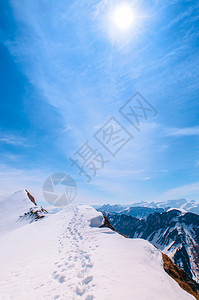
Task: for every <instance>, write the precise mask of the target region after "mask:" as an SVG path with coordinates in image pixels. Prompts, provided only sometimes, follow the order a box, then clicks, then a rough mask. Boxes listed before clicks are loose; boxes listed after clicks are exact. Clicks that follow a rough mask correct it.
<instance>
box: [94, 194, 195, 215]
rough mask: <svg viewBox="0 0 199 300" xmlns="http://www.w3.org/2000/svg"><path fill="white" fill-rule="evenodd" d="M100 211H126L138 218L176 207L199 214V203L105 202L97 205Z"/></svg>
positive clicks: (181, 201)
mask: <svg viewBox="0 0 199 300" xmlns="http://www.w3.org/2000/svg"><path fill="white" fill-rule="evenodd" d="M95 208H96V209H97V210H99V211H105V212H110V213H120V214H122V213H124V214H127V215H129V216H132V217H136V218H138V219H143V218H147V217H148V216H149V214H151V213H153V212H163V211H166V210H168V209H170V208H176V209H180V210H183V211H187V212H193V213H196V214H199V203H198V202H197V201H195V200H189V201H188V200H186V199H184V198H183V199H176V200H167V201H163V202H144V201H142V202H137V203H133V204H129V205H120V204H104V205H102V206H99V205H98V206H95Z"/></svg>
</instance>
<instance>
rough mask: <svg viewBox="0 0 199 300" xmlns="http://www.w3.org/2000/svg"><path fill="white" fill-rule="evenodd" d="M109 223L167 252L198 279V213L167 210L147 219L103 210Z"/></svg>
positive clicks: (122, 231)
mask: <svg viewBox="0 0 199 300" xmlns="http://www.w3.org/2000/svg"><path fill="white" fill-rule="evenodd" d="M104 215H105V216H106V217H107V218H108V220H109V221H110V223H111V225H113V227H114V228H115V229H116V230H118V231H119V232H121V233H122V234H124V235H127V236H129V237H131V238H143V239H145V240H148V241H149V242H150V243H152V244H153V245H155V246H156V247H157V248H158V249H160V250H161V251H163V253H165V254H167V255H168V256H169V257H170V258H172V259H173V261H174V262H175V263H176V265H177V266H179V267H180V268H182V269H183V270H185V271H186V272H187V273H188V274H189V276H190V277H191V278H192V279H193V280H195V281H196V282H199V268H198V265H199V216H198V215H197V214H193V213H182V212H181V211H178V210H175V209H173V210H169V211H168V212H163V213H153V214H151V215H149V216H148V217H147V219H146V220H139V219H136V218H134V217H131V216H127V215H124V214H123V215H118V214H111V213H105V212H104Z"/></svg>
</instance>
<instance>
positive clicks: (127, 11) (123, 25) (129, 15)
mask: <svg viewBox="0 0 199 300" xmlns="http://www.w3.org/2000/svg"><path fill="white" fill-rule="evenodd" d="M112 21H113V23H114V25H115V26H116V27H117V29H119V30H122V31H123V30H127V29H129V28H130V27H131V26H132V24H133V21H134V14H133V10H132V8H131V6H130V5H129V4H127V3H122V4H119V5H117V6H116V7H115V9H114V11H113V15H112Z"/></svg>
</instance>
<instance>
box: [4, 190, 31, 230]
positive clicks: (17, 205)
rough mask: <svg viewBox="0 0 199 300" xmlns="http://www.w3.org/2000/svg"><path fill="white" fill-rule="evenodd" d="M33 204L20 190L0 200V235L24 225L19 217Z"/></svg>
mask: <svg viewBox="0 0 199 300" xmlns="http://www.w3.org/2000/svg"><path fill="white" fill-rule="evenodd" d="M34 206H35V205H34V203H32V202H31V201H30V199H29V198H28V196H27V193H26V192H25V191H24V190H22V191H18V192H15V193H13V194H11V195H9V196H7V197H5V198H4V197H3V198H1V199H0V235H2V234H5V233H8V232H10V231H12V230H14V229H16V228H19V227H21V226H23V225H25V224H26V222H23V221H21V220H20V218H19V216H22V215H23V214H24V213H26V212H28V211H29V209H30V208H31V207H34Z"/></svg>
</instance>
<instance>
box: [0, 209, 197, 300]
mask: <svg viewBox="0 0 199 300" xmlns="http://www.w3.org/2000/svg"><path fill="white" fill-rule="evenodd" d="M102 222H103V217H102V215H101V213H100V212H97V211H96V210H95V209H93V208H91V207H88V206H79V207H73V206H68V207H67V208H66V209H64V210H62V211H61V212H58V213H56V214H54V215H51V216H50V217H48V218H45V219H43V220H41V221H39V222H34V223H31V224H28V226H23V227H21V228H18V229H15V230H13V231H10V230H9V231H10V232H9V233H7V234H4V235H2V236H1V238H0V245H1V247H0V266H1V268H0V299H1V300H10V299H14V300H27V299H29V300H31V299H34V300H37V299H47V300H51V299H60V300H65V299H67V300H70V299H71V300H72V299H84V300H85V299H86V300H91V299H99V300H117V299H118V300H121V299H135V300H147V299H148V300H151V299H153V300H156V299H157V300H168V299H170V300H178V299H181V300H186V299H194V297H192V296H191V295H190V294H188V293H186V292H185V291H184V290H182V289H181V288H180V287H179V286H178V284H177V283H176V282H175V281H174V280H173V279H171V277H169V276H168V275H167V274H166V273H165V272H164V270H163V268H162V255H161V252H160V251H159V250H157V249H156V248H155V247H153V246H152V245H151V244H150V243H149V242H148V241H144V240H141V239H134V240H132V239H126V238H124V237H122V236H121V235H118V234H117V233H115V232H113V231H111V230H110V229H106V228H98V226H99V225H101V224H102ZM96 226H97V227H96Z"/></svg>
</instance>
